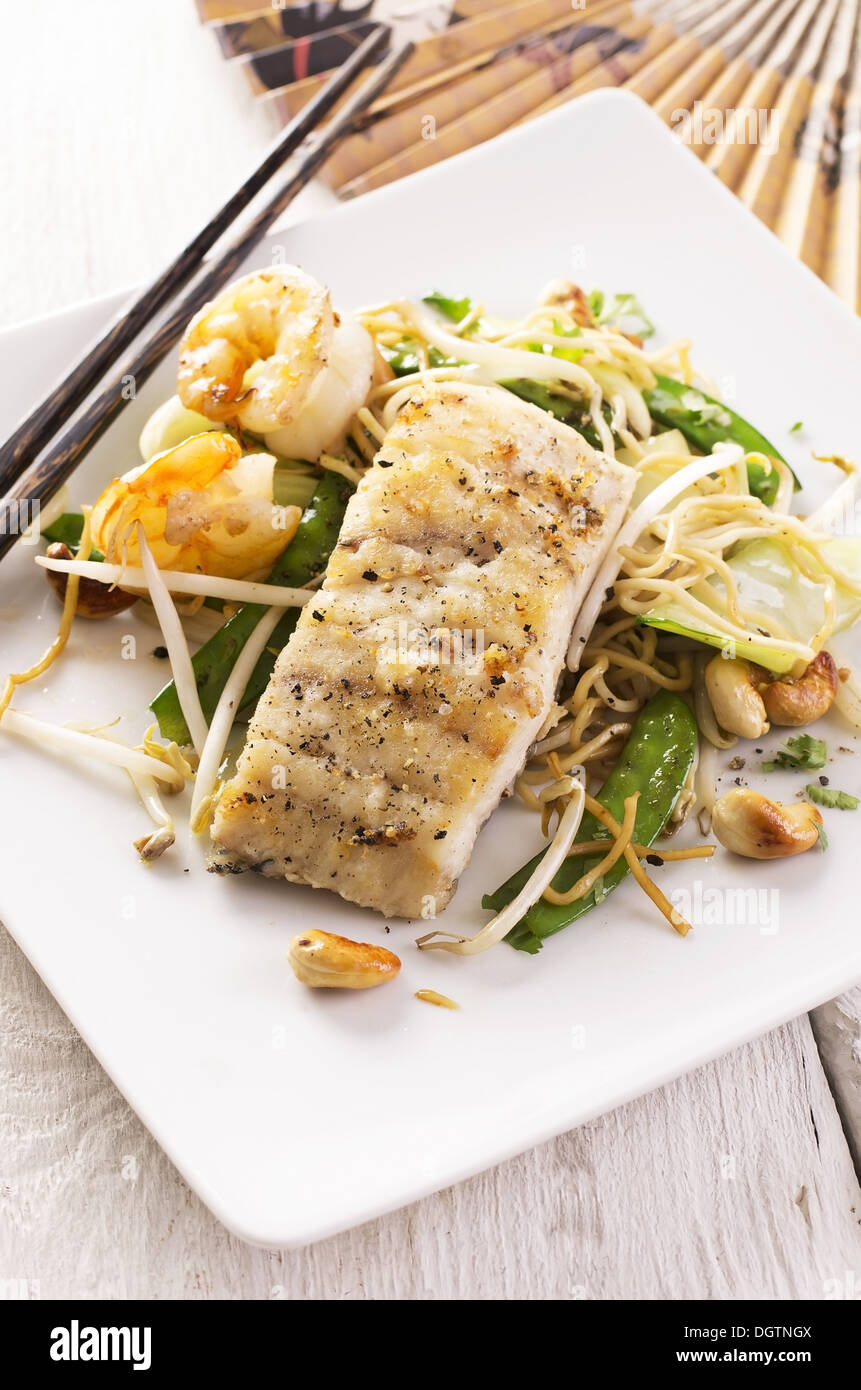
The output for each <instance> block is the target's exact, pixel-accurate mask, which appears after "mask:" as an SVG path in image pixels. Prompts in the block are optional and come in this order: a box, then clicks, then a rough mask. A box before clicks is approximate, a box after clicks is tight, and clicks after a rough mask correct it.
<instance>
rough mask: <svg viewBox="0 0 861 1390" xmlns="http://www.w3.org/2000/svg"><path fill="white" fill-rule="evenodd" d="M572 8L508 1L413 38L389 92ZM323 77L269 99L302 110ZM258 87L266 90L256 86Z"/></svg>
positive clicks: (284, 109)
mask: <svg viewBox="0 0 861 1390" xmlns="http://www.w3.org/2000/svg"><path fill="white" fill-rule="evenodd" d="M606 8H608V4H607V0H605V2H604V3H603V4H601V5H600V8H599V6H598V5H595V6H592V7H590V15H591V14H597V13H599V12H600V10H601V9H606ZM571 13H572V10H571V0H518V3H514V0H509V3H508V4H506V6H505V7H504V8H499V9H493V10H492V11H491V12H490V13H489V14H483V15H480V16H478V17H477V18H475V19H465V20H463V21H462V23H460V24H455V25H454V26H453V27H451V28H449V29H445V30H444V31H443V32H442V33H440V34H434V35H433V37H432V38H429V39H423V40H422V41H421V42H420V43H417V44H416V47H415V52H414V53H413V56H412V58H411V59H410V61H409V63H407V64H406V65H405V67H404V70H403V72H402V73H401V74H400V79H399V81H398V82H397V83H395V84H393V91H395V92H398V91H401V90H403V88H405V87H411V86H412V85H413V84H414V83H416V82H419V81H421V80H422V79H424V78H428V77H431V76H436V75H437V74H440V73H443V74H445V73H446V72H447V70H449V69H450V68H451V67H453V66H454V65H455V64H458V63H462V62H464V61H465V60H467V59H470V58H473V57H475V56H477V55H478V54H483V53H485V52H488V51H489V52H491V53H492V52H494V51H495V50H497V49H499V48H501V47H502V46H503V45H505V44H508V43H513V42H514V41H515V40H517V39H525V38H529V37H531V36H532V35H533V34H534V33H535V32H536V31H537V30H540V29H542V28H543V27H545V26H547V25H549V24H552V23H553V22H554V21H559V22H563V23H564V22H566V21H567V22H570V20H571ZM275 52H277V50H275ZM325 80H326V74H325V73H320V74H319V75H316V76H314V77H308V78H305V79H304V80H302V81H300V82H292V83H290V84H289V85H287V86H284V87H277V88H274V89H271V100H272V101H273V102H274V104H275V108H276V110H277V111H278V113H279V115H280V116H281V117H282V118H283V119H288V118H289V117H290V116H291V115H292V114H293V113H294V112H295V111H297V110H300V109H301V108H302V106H303V105H304V104H305V102H306V101H308V100H309V99H310V98H311V97H312V96H313V95H314V92H315V91H316V90H317V87H318V86H319V85H320V84H321V83H322V82H323V81H325ZM257 90H258V91H265V90H266V89H265V88H264V87H262V86H260V85H258V87H257Z"/></svg>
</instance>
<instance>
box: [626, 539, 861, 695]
mask: <svg viewBox="0 0 861 1390" xmlns="http://www.w3.org/2000/svg"><path fill="white" fill-rule="evenodd" d="M802 561H803V563H799V560H798V559H797V558H796V557H795V556H794V555H793V553H792V551H791V549H790V547H789V545H788V544H787V543H786V542H785V541H784V540H782V539H778V538H777V537H774V538H772V537H765V538H763V539H762V540H754V541H748V542H743V543H742V544H740V545H739V546H737V548H736V549H735V550H734V551H733V552H732V553H731V554H730V555H728V556H727V558H726V566H727V569H728V570H729V572H730V574H731V575H732V577H733V579H734V581H735V584H736V587H737V593H738V602H739V603H740V604H741V606H742V608H747V609H750V611H751V612H754V613H756V614H757V615H758V620H759V621H758V625H757V626H756V627H755V628H754V629H753V630H752V631H750V632H748V633H747V635H746V636H745V637H744V639H743V640H742V639H741V638H740V637H738V636H737V637H735V638H734V639H733V641H734V643H735V655H737V656H740V657H744V658H745V659H746V660H748V661H755V662H756V663H757V664H758V665H760V666H764V667H765V668H766V670H768V671H774V672H777V673H778V674H783V673H785V672H787V671H791V670H792V669H793V667H795V666H796V664H797V663H798V660H799V654H798V651H793V650H792V646H791V644H792V643H793V642H794V643H796V644H797V643H801V644H802V646H804V647H810V646H811V643H813V641H814V639H815V638H816V635H817V634H818V633H820V632H821V631H822V629H823V624H825V622H826V617H827V599H828V593H827V588H826V584H825V580H826V578H827V576H826V572H825V568H824V565H823V561H824V562H825V563H826V564H831V565H833V566H834V567H835V569H836V570H837V571H839V572H841V573H843V574H845V575H847V576H848V577H849V578H850V579H851V580H852V581H853V582H855V581H861V544H859V542H858V539H857V538H855V537H842V536H841V537H835V538H833V539H830V540H826V541H822V542H821V543H819V545H818V547H817V549H816V551H813V550H811V549H809V548H805V549H804V551H803V554H802ZM820 576H821V577H820ZM696 592H697V597H698V599H699V600H700V601H701V602H702V603H703V604H705V606H706V607H707V608H713V609H714V612H715V615H716V617H717V618H721V617H723V616H725V615H726V612H727V595H726V586H725V584H724V582H723V580H722V579H721V578H720V576H719V575H712V576H711V577H710V578H709V579H708V580H707V581H705V582H704V583H703V584H701V585H699V586H698V587H697V591H696ZM859 616H861V594H859V593H858V592H855V591H854V590H853V589H850V588H848V587H847V586H846V585H845V584H841V583H839V582H835V584H834V629H833V630H834V631H835V632H840V631H842V630H843V629H844V628H847V627H850V626H851V625H852V623H854V622H855V621H856V620H857V618H858V617H859ZM640 621H641V622H643V623H645V624H647V626H649V627H657V628H661V629H663V630H664V631H666V632H675V633H678V634H679V635H680V636H682V637H692V638H693V639H694V640H695V641H697V642H705V643H706V644H707V645H708V646H711V647H719V648H722V649H726V647H727V644H728V639H727V634H726V630H725V628H723V627H722V626H721V625H720V623H719V622H716V623H715V625H714V626H712V625H711V624H710V622H709V620H708V617H707V616H706V614H704V613H702V612H700V613H699V614H696V615H695V614H693V613H691V612H690V611H689V609H687V608H686V607H685V606H684V605H683V604H682V603H680V602H678V601H677V600H675V599H673V598H670V599H665V600H663V601H662V602H660V603H657V604H655V606H654V607H653V608H650V609H649V610H648V611H647V612H646V613H643V614H642V615H641V617H640ZM772 634H775V635H776V636H772ZM762 638H768V639H769V640H768V642H765V643H764V642H762V641H761V640H760V639H762ZM784 642H785V643H786V647H785V648H784V646H783V645H782V643H784ZM806 660H807V661H810V660H812V656H807V658H806Z"/></svg>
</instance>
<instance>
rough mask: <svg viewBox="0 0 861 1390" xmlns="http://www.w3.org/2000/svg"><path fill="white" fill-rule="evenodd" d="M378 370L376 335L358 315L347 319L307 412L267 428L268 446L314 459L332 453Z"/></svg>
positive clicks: (287, 454) (276, 451)
mask: <svg viewBox="0 0 861 1390" xmlns="http://www.w3.org/2000/svg"><path fill="white" fill-rule="evenodd" d="M376 370H377V361H376V351H375V348H374V342H373V339H372V338H371V335H370V334H369V333H368V332H367V331H366V329H364V328H363V327H362V325H361V324H360V323H357V322H356V320H355V319H350V318H345V319H344V320H343V321H342V322H341V323H339V324H338V326H337V328H336V329H335V332H334V335H333V338H332V354H331V357H330V358H329V365H328V366H327V367H326V368H324V370H323V371H322V372H320V374H319V376H318V377H317V379H316V381H315V382H314V384H313V386H312V387H311V390H310V391H309V392H308V397H307V400H306V401H305V405H304V406H303V408H302V410H301V412H300V413H299V415H298V416H297V417H296V419H295V420H293V421H292V422H291V423H290V424H289V425H284V426H283V427H282V428H280V429H276V430H267V431H266V433H265V434H264V436H263V437H264V439H265V440H266V447H267V448H268V449H271V450H272V452H273V454H279V455H281V457H282V458H293V459H311V460H312V461H313V460H315V459H318V458H319V457H320V455H321V454H324V453H331V452H332V450H333V449H335V448H336V447H337V446H338V445H339V444H340V443H341V442H342V441H343V439H344V436H345V434H346V432H347V428H348V426H349V425H350V423H351V421H352V419H353V416H354V415H355V414H356V411H357V410H360V409H361V407H362V406H363V405H364V404H365V401H366V400H367V399H368V394H369V392H370V390H371V386H372V385H373V381H374V375H375V372H376Z"/></svg>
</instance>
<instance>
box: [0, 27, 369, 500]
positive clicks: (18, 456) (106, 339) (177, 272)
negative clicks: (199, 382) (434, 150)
mask: <svg viewBox="0 0 861 1390" xmlns="http://www.w3.org/2000/svg"><path fill="white" fill-rule="evenodd" d="M390 35H391V31H390V30H389V29H388V28H387V26H386V25H380V26H379V27H378V28H377V29H375V30H374V31H373V33H371V34H369V35H368V37H367V39H366V40H365V42H364V43H363V44H361V45H360V46H359V47H358V48H357V49H356V51H355V53H353V54H352V55H351V57H350V58H349V59H348V60H347V62H346V63H344V65H343V67H341V68H339V69H338V70H337V72H335V74H334V75H333V77H332V78H331V79H330V80H329V81H328V82H327V83H326V84H325V86H324V87H322V88H321V89H320V91H319V92H318V93H317V95H316V97H315V98H314V100H313V101H310V102H309V103H308V105H307V106H304V107H303V108H302V110H301V111H299V112H297V114H296V115H295V116H294V118H293V120H292V121H290V123H289V125H288V126H286V128H285V129H284V130H283V131H282V132H281V134H280V135H279V136H278V138H277V140H276V141H275V142H274V144H273V145H272V146H271V148H270V149H269V151H268V152H267V153H266V154H265V155H264V157H263V159H262V160H261V161H260V163H259V164H258V166H257V168H256V169H255V170H254V171H253V172H252V173H251V174H250V175H249V176H248V178H247V179H246V180H245V182H244V183H243V184H242V185H241V186H240V187H239V188H237V190H236V192H235V193H234V194H233V196H232V197H231V198H229V199H228V201H227V202H226V203H225V204H224V206H223V207H222V208H220V209H219V211H218V212H217V213H216V214H215V215H214V217H212V218H211V219H210V221H209V222H207V224H206V226H205V227H202V228H201V230H200V231H199V232H198V233H197V235H196V236H195V237H194V238H193V239H192V240H191V241H190V242H189V243H188V245H187V246H186V247H185V249H184V250H183V251H181V252H180V254H179V255H178V256H177V258H176V260H175V261H173V262H172V264H171V265H169V266H168V267H167V269H166V270H165V271H163V272H162V274H161V275H159V276H158V278H157V279H156V280H154V281H153V283H152V284H151V285H148V286H147V288H146V289H145V290H143V291H142V293H140V294H139V295H138V296H137V298H136V299H135V300H134V302H133V303H132V304H130V305H128V306H127V307H126V308H123V309H121V310H120V312H119V314H118V315H117V317H116V318H115V319H114V320H113V321H112V322H111V323H110V324H109V326H108V327H107V328H106V329H105V330H104V332H103V333H102V334H101V335H100V336H99V337H98V338H97V339H96V341H95V342H93V343H91V344H90V345H89V347H88V348H87V349H86V350H85V351H84V352H83V353H82V354H81V356H80V357H79V358H78V360H77V361H76V362H75V364H74V366H73V367H72V368H71V369H70V371H69V372H68V374H67V375H66V376H65V377H64V378H63V380H62V381H61V382H59V383H58V384H57V385H56V386H54V387H53V389H52V390H51V391H50V392H49V393H48V395H47V396H46V397H45V398H44V400H42V401H40V402H39V404H38V405H37V406H36V407H35V408H34V409H33V410H31V412H30V414H29V415H28V416H27V418H26V420H22V422H21V424H20V425H18V427H17V428H16V430H15V431H14V433H13V434H11V435H10V436H9V438H8V439H7V440H6V442H5V443H4V444H3V445H2V447H0V496H2V495H3V493H5V492H6V491H7V490H8V489H9V488H11V487H13V486H14V484H15V482H16V481H17V479H18V478H19V477H20V476H21V474H22V472H23V471H24V469H25V468H26V467H28V465H29V464H30V463H31V462H32V461H33V459H34V458H36V456H37V455H38V454H39V453H40V451H41V450H42V449H44V447H45V445H46V444H47V443H48V441H49V440H50V439H52V438H53V436H54V435H55V434H56V433H57V431H58V430H59V429H60V428H61V426H62V425H64V424H65V423H66V421H67V420H69V419H70V418H71V416H72V415H73V414H74V412H75V411H76V410H77V409H78V408H79V407H80V406H81V405H82V404H83V402H84V401H85V400H86V398H87V396H88V395H89V394H90V392H91V391H92V389H93V387H94V386H95V385H96V383H97V382H98V381H99V380H100V379H101V377H102V376H103V375H104V373H105V372H106V371H107V370H108V368H109V367H110V365H111V363H112V362H114V361H115V360H116V358H117V357H118V356H119V354H120V353H121V352H125V350H126V348H128V347H129V346H130V345H131V344H132V343H133V342H134V340H135V338H137V336H138V334H139V333H140V332H142V330H143V329H144V328H145V327H146V325H147V324H148V323H151V322H152V320H153V319H154V318H155V316H156V314H158V313H160V311H161V310H162V309H163V308H164V306H165V305H166V304H168V303H170V301H171V299H173V297H174V295H176V294H178V293H179V291H180V290H181V289H182V287H183V285H185V284H187V283H188V281H189V280H190V279H191V277H192V276H193V275H194V274H195V273H196V272H197V270H198V269H199V267H200V262H201V260H202V259H203V257H204V256H205V254H206V252H207V251H209V250H210V249H211V248H212V247H213V246H214V245H215V243H216V242H217V241H218V240H219V238H220V237H222V236H223V235H224V233H225V232H226V231H227V230H228V229H229V228H230V227H231V226H232V224H233V223H234V222H235V221H236V218H237V217H238V216H239V214H240V213H241V212H244V210H245V209H246V208H247V207H248V205H249V203H250V202H251V200H252V198H254V197H256V195H257V194H258V193H259V192H260V190H261V189H262V188H263V187H264V186H265V185H266V184H267V183H268V182H269V180H270V179H271V178H272V176H273V174H275V173H276V172H277V170H278V169H280V168H281V166H282V165H283V164H284V162H285V160H287V159H288V158H289V157H290V155H292V154H294V153H295V152H296V150H297V149H298V148H299V146H300V145H301V143H302V141H303V140H304V139H305V138H306V137H307V136H308V135H309V134H310V133H311V132H312V131H313V130H314V129H315V128H316V127H317V126H318V125H319V123H320V121H321V119H322V117H323V116H325V115H326V114H327V113H328V112H329V111H331V109H332V107H333V106H334V105H335V103H336V101H338V99H339V98H340V97H341V96H342V95H343V94H344V92H345V91H346V89H347V87H349V85H350V83H351V82H352V80H353V78H354V77H355V76H356V75H357V73H359V72H360V71H361V70H362V69H363V68H364V67H366V65H367V64H368V63H369V62H370V60H371V59H372V58H373V57H375V56H376V54H377V53H378V52H379V50H380V49H381V48H382V47H383V45H384V44H385V43H386V42H387V41H388V39H389V38H390Z"/></svg>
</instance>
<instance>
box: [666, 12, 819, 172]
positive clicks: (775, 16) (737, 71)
mask: <svg viewBox="0 0 861 1390" xmlns="http://www.w3.org/2000/svg"><path fill="white" fill-rule="evenodd" d="M797 5H798V0H782V3H781V4H780V5H778V7H777V9H776V10H774V11H773V12H772V14H771V15H770V16H769V18H768V19H767V21H766V22H765V23H764V24H762V25H761V26H758V27H757V29H756V32H755V33H754V35H753V37H752V38H751V39H750V40H749V41H748V43H747V44H745V46H744V47H743V48H742V49H741V50H740V52H738V53H736V55H735V56H734V57H731V58H730V60H729V62H728V63H727V64H726V67H725V68H724V69H723V71H722V72H720V73H719V74H718V75H717V77H716V78H715V80H714V82H713V83H712V84H711V85H710V86H709V87H707V88H706V90H705V91H704V92H703V93H702V94H701V97H700V100H701V102H702V106H703V108H704V110H706V111H708V112H712V111H718V112H721V113H722V115H723V120H722V126H723V132H724V134H726V129H727V118H726V113H727V112H729V111H730V110H735V108H736V106H737V104H738V103H739V102H740V101H741V99H742V97H743V95H744V92H745V90H746V88H747V86H748V84H749V83H750V81H751V80H752V78H753V76H754V73H755V71H756V69H757V67H758V66H759V64H760V63H761V62H762V59H763V58H764V56H765V55H766V54H768V53H770V51H771V49H772V46H773V44H774V43H775V40H776V39H777V37H778V36H779V34H780V33H781V32H782V31H783V30H784V29H785V27H786V25H787V23H788V21H789V19H790V17H791V15H792V13H793V12H794V10H795V9H796V7H797ZM727 38H729V36H727ZM701 124H702V127H703V128H702V130H701V131H698V130H697V128H696V126H694V127H693V131H692V136H691V139H690V141H689V144H690V148H691V149H692V150H693V151H694V153H695V154H697V155H699V156H700V158H701V159H705V158H706V156H707V155H709V154H710V152H711V151H712V150H713V149H715V148H716V146H715V142H714V140H713V138H712V136H711V132H709V131H707V130H706V128H705V125H704V123H702V122H701ZM717 148H720V145H718V146H717Z"/></svg>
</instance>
